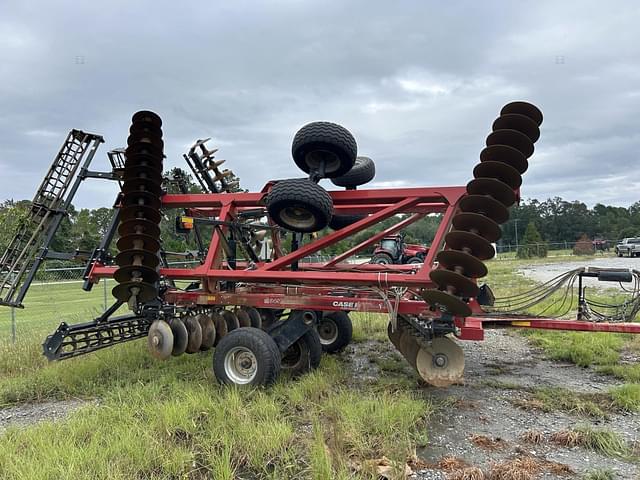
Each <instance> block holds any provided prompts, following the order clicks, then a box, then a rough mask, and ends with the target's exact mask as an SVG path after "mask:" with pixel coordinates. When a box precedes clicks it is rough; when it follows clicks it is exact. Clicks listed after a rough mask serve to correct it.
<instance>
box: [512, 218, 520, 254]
mask: <svg viewBox="0 0 640 480" xmlns="http://www.w3.org/2000/svg"><path fill="white" fill-rule="evenodd" d="M519 220H520V219H519V218H514V219H513V222H514V223H515V228H516V250H518V221H519Z"/></svg>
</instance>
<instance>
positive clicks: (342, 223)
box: [329, 215, 366, 230]
mask: <svg viewBox="0 0 640 480" xmlns="http://www.w3.org/2000/svg"><path fill="white" fill-rule="evenodd" d="M364 217H366V215H334V216H333V217H331V221H330V222H329V228H331V229H333V230H340V229H341V228H344V227H348V226H349V225H352V224H354V223H356V222H357V221H359V220H362V219H363V218H364Z"/></svg>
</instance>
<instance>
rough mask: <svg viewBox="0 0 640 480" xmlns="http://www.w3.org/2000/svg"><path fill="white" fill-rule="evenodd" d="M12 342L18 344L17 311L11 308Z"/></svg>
mask: <svg viewBox="0 0 640 480" xmlns="http://www.w3.org/2000/svg"><path fill="white" fill-rule="evenodd" d="M11 341H12V343H16V309H15V308H14V307H11Z"/></svg>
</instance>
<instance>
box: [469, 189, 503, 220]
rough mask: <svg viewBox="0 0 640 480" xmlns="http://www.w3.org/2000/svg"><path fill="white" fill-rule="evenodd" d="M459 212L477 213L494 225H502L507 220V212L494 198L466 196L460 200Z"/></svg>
mask: <svg viewBox="0 0 640 480" xmlns="http://www.w3.org/2000/svg"><path fill="white" fill-rule="evenodd" d="M459 206H460V210H462V211H463V212H469V213H478V214H480V215H484V216H485V217H488V218H490V219H491V220H493V221H494V222H496V223H504V222H506V221H507V220H508V219H509V210H507V207H505V206H504V205H503V204H502V203H500V202H499V201H498V200H496V199H495V198H491V197H488V196H486V195H466V196H464V197H462V198H461V199H460V203H459Z"/></svg>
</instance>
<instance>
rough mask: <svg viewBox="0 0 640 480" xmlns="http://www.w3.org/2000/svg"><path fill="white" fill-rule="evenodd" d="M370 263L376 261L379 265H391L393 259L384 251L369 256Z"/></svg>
mask: <svg viewBox="0 0 640 480" xmlns="http://www.w3.org/2000/svg"><path fill="white" fill-rule="evenodd" d="M370 263H378V264H380V265H391V264H393V259H392V258H391V255H388V254H386V253H376V254H375V255H374V256H373V257H371V262H370Z"/></svg>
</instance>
